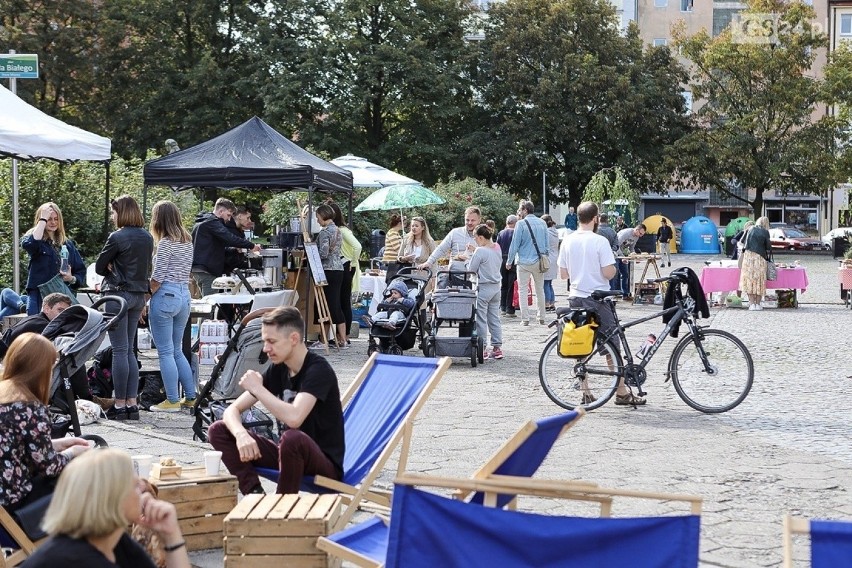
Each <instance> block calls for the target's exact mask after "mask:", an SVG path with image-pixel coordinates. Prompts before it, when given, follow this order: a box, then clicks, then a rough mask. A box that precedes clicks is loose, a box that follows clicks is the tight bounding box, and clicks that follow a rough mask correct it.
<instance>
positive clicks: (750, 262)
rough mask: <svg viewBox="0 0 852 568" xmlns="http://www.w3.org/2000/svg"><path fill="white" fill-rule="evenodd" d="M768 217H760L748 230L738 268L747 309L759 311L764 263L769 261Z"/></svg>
mask: <svg viewBox="0 0 852 568" xmlns="http://www.w3.org/2000/svg"><path fill="white" fill-rule="evenodd" d="M771 252H772V244H771V242H770V240H769V219H768V218H767V217H761V218H760V219H758V220H757V221H755V223H754V227H752V228H751V229H749V230H748V232H747V233H746V237H745V248H744V249H743V264H742V267H741V268H740V290H742V291H743V292H745V293H746V294H748V304H749V305H748V309H749V310H751V311H760V310H762V309H763V306H762V305H761V301H762V300H763V296H764V295H765V294H766V263H767V262H770V255H771Z"/></svg>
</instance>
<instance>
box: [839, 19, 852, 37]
mask: <svg viewBox="0 0 852 568" xmlns="http://www.w3.org/2000/svg"><path fill="white" fill-rule="evenodd" d="M840 35H844V36H848V35H852V14H840Z"/></svg>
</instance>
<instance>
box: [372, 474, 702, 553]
mask: <svg viewBox="0 0 852 568" xmlns="http://www.w3.org/2000/svg"><path fill="white" fill-rule="evenodd" d="M515 479H522V478H515ZM488 481H492V480H488ZM523 481H525V482H526V483H530V484H533V485H535V484H536V483H537V482H539V481H540V480H523ZM550 483H551V484H552V483H553V482H550ZM416 484H417V485H429V484H430V483H429V482H428V481H425V482H423V480H418V481H417V482H416ZM495 487H496V486H495ZM492 489H494V487H492ZM509 489H510V488H509V487H507V488H506V490H509ZM511 490H514V488H511ZM392 511H393V518H392V520H391V524H390V531H389V537H388V554H387V564H386V566H387V567H388V568H434V567H435V566H441V567H442V568H454V567H459V568H461V567H468V566H488V565H492V566H500V567H501V568H528V567H530V566H535V567H536V568H549V567H557V566H558V567H572V566H576V567H586V566H631V568H694V567H697V566H698V544H699V532H700V517H699V516H697V515H681V516H666V517H641V518H619V519H613V518H585V517H564V516H551V515H542V514H536V513H527V512H518V511H510V510H505V509H499V508H492V507H481V506H478V505H475V504H472V503H466V502H463V501H458V500H454V499H447V498H445V497H442V496H439V495H435V494H432V493H428V492H425V491H422V490H420V489H416V488H415V487H411V486H409V485H408V481H406V480H403V479H398V480H397V485H396V487H395V488H394V493H393V505H392ZM648 543H653V546H648ZM637 550H641V551H642V552H641V554H637V553H636V551H637Z"/></svg>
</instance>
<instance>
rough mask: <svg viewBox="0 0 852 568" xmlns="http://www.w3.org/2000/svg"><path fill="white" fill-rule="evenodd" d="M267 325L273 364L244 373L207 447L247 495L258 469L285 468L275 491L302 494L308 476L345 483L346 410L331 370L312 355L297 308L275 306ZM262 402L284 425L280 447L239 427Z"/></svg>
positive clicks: (256, 485)
mask: <svg viewBox="0 0 852 568" xmlns="http://www.w3.org/2000/svg"><path fill="white" fill-rule="evenodd" d="M262 322H263V327H262V328H261V329H262V331H261V333H262V336H263V351H264V353H266V354H267V355H268V356H269V360H270V361H271V362H272V365H271V366H270V367H269V368H268V369H267V370H266V372H265V373H264V374H263V375H261V374H260V373H258V372H257V371H246V373H245V374H244V375H243V376H242V378H241V379H240V386H241V387H242V388H243V389H244V390H245V392H244V393H243V394H241V395H240V396H239V398H237V400H236V401H235V402H234V403H233V404H232V405H231V406H229V407H228V408H227V410H225V413H224V414H223V416H222V420H220V421H217V422H214V423H213V424H211V425H210V428H209V431H208V438H209V440H210V443H211V444H212V445H213V447H214V448H216V449H217V450H219V451H221V452H222V461H223V462H224V464H225V466H226V467H227V468H228V471H230V472H231V473H232V474H234V475H235V476H237V480H238V482H239V486H240V491H241V492H242V493H243V495H245V494H248V493H259V492H262V489H261V486H260V480H259V478H258V476H257V473H255V471H254V468H255V466H260V467H268V468H277V469H278V470H279V471H280V475H279V477H278V488H277V490H276V493H298V492H299V485H300V484H301V482H302V477H303V476H305V475H323V476H326V477H329V478H331V479H336V480H340V479H342V478H343V454H344V450H345V441H344V437H343V409H342V405H341V403H340V388H339V387H338V384H337V375H335V374H334V369H332V367H331V365H330V364H329V363H328V361H327V360H326V359H325V358H324V357H322V356H321V355H318V354H316V353H312V352H310V351H308V348H307V347H306V346H305V342H304V338H303V337H302V330H303V329H304V324H305V322H304V320H303V319H302V315H301V314H300V313H299V310H297V309H296V308H294V307H280V308H276V309H275V310H273V311H272V312H270V313H268V314H266V315H265V316H264V317H263V320H262ZM291 397H292V398H291ZM258 402H260V403H261V404H263V406H264V407H265V408H266V409H267V410H268V411H269V412H271V413H272V415H273V416H275V418H276V419H277V420H278V422H279V425H280V424H283V425H284V426H286V427H287V429H286V430H283V431H282V432H281V438H280V440H279V441H278V443H277V444H276V443H275V442H273V441H271V440H269V439H267V438H264V437H262V436H260V435H258V434H255V433H253V432H250V431H248V430H247V429H246V427H245V426H243V424H242V421H241V419H240V417H241V415H242V413H243V412H245V411H246V410H248V409H249V408H250V407H252V406H253V405H255V404H256V403H258Z"/></svg>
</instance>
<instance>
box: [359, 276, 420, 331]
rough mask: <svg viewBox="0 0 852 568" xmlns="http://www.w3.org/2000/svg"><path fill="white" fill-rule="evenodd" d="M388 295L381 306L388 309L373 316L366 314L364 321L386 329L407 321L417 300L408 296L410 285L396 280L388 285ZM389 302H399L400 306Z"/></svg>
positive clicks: (394, 327)
mask: <svg viewBox="0 0 852 568" xmlns="http://www.w3.org/2000/svg"><path fill="white" fill-rule="evenodd" d="M388 294H389V295H388V297H387V298H385V299H384V300H383V301H382V303H381V304H379V306H380V307H382V306H384V307H385V308H386V309H385V310H384V311H381V312H376V315H374V316H373V317H372V318H370V316H364V321H366V322H367V325H373V324H375V325H378V326H381V327H384V328H386V329H396V326H397V325H399V324H400V323H401V322H403V321H405V316H406V314H408V312H409V311H411V308H413V307H414V304H415V301H414V300H413V299H411V298H409V297H408V287H407V286H406V285H405V283H404V282H401V281H399V280H394V281H393V282H391V284H390V286H388ZM388 304H398V307H395V306H388Z"/></svg>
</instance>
